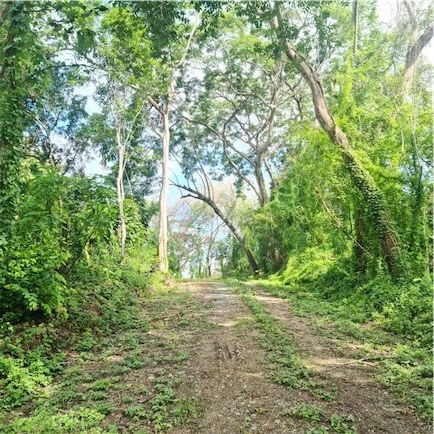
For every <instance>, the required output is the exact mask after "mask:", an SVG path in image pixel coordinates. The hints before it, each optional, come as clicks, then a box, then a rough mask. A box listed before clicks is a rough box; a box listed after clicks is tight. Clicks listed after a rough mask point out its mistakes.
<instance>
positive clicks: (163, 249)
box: [158, 106, 170, 274]
mask: <svg viewBox="0 0 434 434" xmlns="http://www.w3.org/2000/svg"><path fill="white" fill-rule="evenodd" d="M162 118H163V132H162V144H163V160H162V182H161V192H160V233H159V237H158V258H159V260H160V270H161V271H162V272H163V273H164V274H167V273H168V272H169V259H168V254H167V240H168V235H167V231H168V225H167V198H168V191H169V145H170V125H169V121H170V117H169V106H168V107H167V109H166V111H165V112H163V114H162Z"/></svg>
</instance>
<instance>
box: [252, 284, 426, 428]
mask: <svg viewBox="0 0 434 434" xmlns="http://www.w3.org/2000/svg"><path fill="white" fill-rule="evenodd" d="M247 285H248V286H250V285H253V286H255V285H256V286H260V287H261V288H263V289H265V290H266V291H267V292H269V293H270V294H272V295H274V296H277V297H280V298H284V299H287V300H288V301H289V302H290V303H291V309H292V311H293V312H294V314H296V315H298V316H303V317H306V318H308V319H309V321H310V322H311V323H312V325H314V326H316V327H317V330H318V332H319V333H322V334H324V335H327V336H330V337H333V338H338V339H341V340H346V341H347V340H351V341H353V342H356V343H358V344H359V343H360V344H361V345H360V350H358V354H355V357H356V358H364V357H371V356H375V357H376V356H378V354H383V355H384V356H383V357H382V356H380V357H378V359H376V362H377V364H378V366H379V368H378V372H377V375H376V376H377V379H378V381H379V382H380V383H381V384H383V385H384V386H386V387H387V388H389V389H390V390H391V391H392V392H393V393H394V395H395V397H396V399H398V400H402V401H404V402H406V403H408V404H410V405H411V406H413V407H414V408H415V409H416V411H417V412H418V413H419V414H421V415H422V417H424V418H425V419H427V420H431V418H432V407H433V398H432V381H431V379H432V373H433V370H432V354H431V351H430V350H428V349H427V348H426V347H425V346H422V345H421V344H420V342H418V341H417V340H406V339H404V338H400V337H399V336H397V335H394V334H392V333H390V332H387V331H385V330H384V329H382V328H381V327H380V325H378V324H376V323H375V322H374V321H372V320H369V315H366V314H363V313H362V312H361V309H362V308H361V307H354V306H353V307H352V308H348V305H349V304H348V303H349V302H348V301H346V300H345V299H344V300H341V301H338V300H335V301H327V300H325V299H323V298H322V297H320V296H319V295H318V294H315V293H313V292H311V291H310V290H309V289H308V288H303V287H302V286H297V287H294V286H284V285H283V284H282V283H281V282H278V281H276V280H274V281H267V280H257V281H249V282H248V283H247Z"/></svg>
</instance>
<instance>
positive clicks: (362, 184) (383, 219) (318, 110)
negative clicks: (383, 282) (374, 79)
mask: <svg viewBox="0 0 434 434" xmlns="http://www.w3.org/2000/svg"><path fill="white" fill-rule="evenodd" d="M271 25H272V28H273V29H274V30H275V33H276V35H277V38H278V40H279V42H280V43H281V44H282V46H283V48H284V50H285V54H286V56H287V58H288V59H289V61H290V62H292V63H293V64H294V66H295V67H296V68H297V69H298V71H299V72H300V74H301V75H302V77H303V78H304V80H305V81H306V83H307V84H308V85H309V87H310V90H311V94H312V100H313V106H314V110H315V116H316V119H317V120H318V122H319V123H320V125H321V127H322V128H323V130H324V131H325V132H326V133H327V135H328V136H329V138H330V140H331V141H332V142H333V143H334V144H335V145H337V147H338V149H339V151H340V153H341V155H342V158H343V162H344V166H345V168H346V169H347V171H348V172H349V174H350V177H351V179H352V181H353V183H354V185H355V187H356V188H357V189H358V190H359V191H360V192H361V194H362V196H363V199H364V200H365V202H366V205H367V208H368V213H369V216H370V218H371V222H372V224H373V226H374V227H375V229H376V231H377V233H378V236H379V242H380V244H381V248H382V252H383V256H384V260H385V262H386V264H387V268H388V271H389V273H390V275H391V276H392V277H393V278H398V277H399V276H400V275H401V273H402V270H401V253H400V248H399V242H398V237H397V235H396V233H395V230H394V228H393V223H392V218H391V216H390V214H389V211H388V209H387V205H386V202H385V199H384V197H383V194H382V192H381V190H380V189H379V188H378V186H377V184H376V183H375V180H374V179H373V178H372V176H371V174H370V173H369V172H368V171H367V170H366V169H365V168H364V167H363V164H362V163H361V161H360V160H359V159H358V157H357V156H356V154H355V152H354V150H353V149H352V147H351V145H350V143H349V141H348V139H347V136H346V135H345V133H344V132H343V131H342V130H341V129H340V128H339V127H338V126H337V125H336V124H335V122H334V119H333V117H332V114H331V112H330V110H329V108H328V105H327V101H326V98H325V95H324V91H323V87H322V83H321V79H320V77H319V76H318V74H317V73H316V72H315V71H314V69H313V68H312V67H311V66H310V65H309V63H308V62H307V61H306V60H305V59H304V58H303V57H302V56H301V55H300V54H299V53H298V52H297V50H296V49H295V48H294V47H293V45H292V44H291V43H290V42H289V41H288V40H287V39H286V37H285V32H284V29H283V27H284V26H283V19H282V16H281V13H280V10H279V6H278V3H276V18H275V19H274V20H273V21H272V23H271Z"/></svg>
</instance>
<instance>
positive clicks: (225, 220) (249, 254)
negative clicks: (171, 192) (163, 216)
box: [175, 184, 259, 276]
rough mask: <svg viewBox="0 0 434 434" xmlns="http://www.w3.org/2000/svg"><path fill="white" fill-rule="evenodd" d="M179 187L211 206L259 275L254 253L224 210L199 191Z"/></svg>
mask: <svg viewBox="0 0 434 434" xmlns="http://www.w3.org/2000/svg"><path fill="white" fill-rule="evenodd" d="M175 185H176V186H177V187H179V188H182V189H183V190H186V191H189V192H190V193H193V195H188V196H190V197H193V198H194V199H198V200H201V201H202V202H205V203H206V204H207V205H209V206H210V207H211V208H212V209H213V211H214V212H215V213H216V215H218V216H219V217H220V218H221V220H222V221H223V223H224V224H225V225H226V226H227V227H228V229H229V230H230V231H231V232H232V234H233V235H234V237H235V238H236V240H237V241H238V243H239V245H240V247H241V249H242V250H243V252H244V253H245V255H246V257H247V261H248V262H249V267H250V270H251V272H252V274H253V275H255V276H256V275H258V274H259V266H258V263H257V262H256V259H255V257H254V256H253V253H252V251H251V250H250V249H249V247H248V246H247V243H246V241H245V240H244V238H243V236H242V235H241V234H240V232H239V231H238V230H237V228H236V227H235V226H234V225H233V224H232V223H231V222H230V220H229V219H228V218H227V217H226V216H225V215H224V214H223V212H222V210H221V209H220V208H219V207H218V206H217V204H216V203H215V202H214V201H213V200H212V199H211V198H209V197H207V196H205V195H203V194H202V193H200V192H199V191H196V190H193V189H192V188H189V187H187V186H184V185H178V184H175ZM185 197H187V196H185Z"/></svg>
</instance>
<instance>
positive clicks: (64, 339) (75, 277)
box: [0, 257, 158, 432]
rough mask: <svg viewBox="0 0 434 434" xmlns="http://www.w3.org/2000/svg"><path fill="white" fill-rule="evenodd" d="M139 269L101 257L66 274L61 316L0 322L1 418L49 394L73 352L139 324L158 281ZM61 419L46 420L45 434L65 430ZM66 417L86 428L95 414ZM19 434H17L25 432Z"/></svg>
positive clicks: (66, 429)
mask: <svg viewBox="0 0 434 434" xmlns="http://www.w3.org/2000/svg"><path fill="white" fill-rule="evenodd" d="M141 271H142V270H140V269H138V268H137V267H134V266H132V265H131V264H130V263H129V262H128V261H126V264H125V265H123V266H119V265H118V264H115V263H114V262H113V261H111V260H109V259H108V258H104V257H101V258H100V260H99V261H98V262H97V263H93V264H92V265H91V266H89V264H83V266H80V264H79V265H78V266H77V267H76V269H75V270H74V273H73V274H71V275H70V276H69V282H70V284H69V291H68V294H67V296H66V297H65V305H64V306H65V307H64V309H62V310H61V311H60V312H58V313H57V314H53V315H52V316H50V317H40V318H38V317H33V318H29V319H28V320H27V321H25V322H20V323H17V324H14V323H12V322H2V323H0V420H1V416H2V413H5V412H7V411H10V410H12V409H13V408H15V407H18V406H21V405H23V404H26V403H29V402H34V401H35V400H37V399H38V398H43V397H45V396H47V395H48V394H49V391H50V387H49V386H50V384H51V381H52V378H53V376H54V375H56V374H58V373H59V372H60V371H62V370H63V368H64V365H65V361H66V359H67V357H68V356H69V354H70V353H71V351H77V352H82V353H83V354H86V352H89V351H93V350H96V349H98V347H99V345H100V344H99V342H100V338H101V337H102V336H106V335H109V334H110V333H111V332H112V331H119V330H127V329H129V328H131V327H133V326H134V327H136V326H137V324H138V323H139V322H140V321H141V320H139V315H138V313H139V310H140V299H141V298H142V297H144V296H146V295H147V293H148V292H149V288H150V287H151V285H152V284H154V285H158V277H155V278H154V280H153V281H152V279H151V278H150V277H149V274H146V273H143V272H141ZM143 327H146V324H143ZM64 416H65V415H62V416H59V418H54V419H53V420H51V419H50V421H48V420H47V422H46V423H47V424H49V425H47V428H46V429H47V430H48V431H45V432H49V430H50V428H49V427H51V426H59V427H61V426H63V425H62V424H64V422H65V420H66V419H65V417H64ZM70 416H71V417H68V418H67V419H68V420H76V419H77V417H79V419H77V420H76V423H77V424H78V426H81V425H83V426H86V427H87V425H88V421H89V420H90V419H92V417H93V416H95V414H93V413H92V414H89V415H88V416H89V417H87V416H83V415H80V416H77V417H76V415H75V413H74V414H72V413H71V415H70ZM37 417H38V418H39V417H41V418H43V416H40V415H38V416H37ZM83 417H84V419H83ZM29 423H31V422H29ZM35 423H36V421H35ZM38 423H39V422H38ZM65 423H66V422H65ZM71 423H72V422H71ZM50 424H52V425H50ZM80 424H81V425H80ZM20 429H21V428H20ZM23 430H24V431H19V432H27V431H26V430H25V427H24V428H23ZM65 432H69V431H68V428H67V426H66V425H65ZM95 432H97V431H95Z"/></svg>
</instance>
